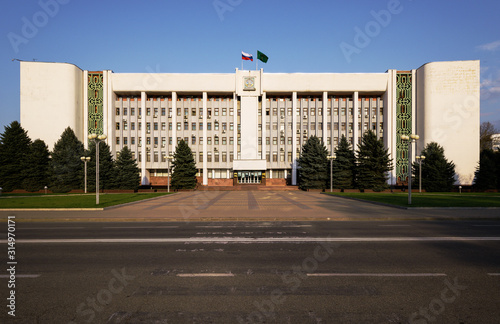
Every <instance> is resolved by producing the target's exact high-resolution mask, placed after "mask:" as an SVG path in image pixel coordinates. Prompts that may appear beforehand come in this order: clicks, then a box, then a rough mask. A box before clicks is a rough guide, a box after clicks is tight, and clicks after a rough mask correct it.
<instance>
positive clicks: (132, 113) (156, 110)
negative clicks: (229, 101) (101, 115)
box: [115, 107, 234, 117]
mask: <svg viewBox="0 0 500 324" xmlns="http://www.w3.org/2000/svg"><path fill="white" fill-rule="evenodd" d="M129 110H130V116H135V112H136V108H135V107H131V108H127V107H123V108H120V107H116V112H115V114H116V116H120V115H123V116H128V114H129ZM228 110H229V116H233V115H234V108H229V109H227V108H220V109H219V108H214V109H213V115H214V116H219V111H220V116H227V114H228ZM190 111H191V116H198V115H197V114H196V108H184V116H189V115H190ZM137 112H138V115H139V116H142V108H137ZM151 112H153V116H154V117H158V116H159V112H161V116H165V115H166V112H167V109H166V108H161V110H160V108H146V116H151ZM168 116H169V117H170V116H172V108H168ZM177 116H182V108H177ZM199 116H203V108H199ZM207 116H212V108H207Z"/></svg>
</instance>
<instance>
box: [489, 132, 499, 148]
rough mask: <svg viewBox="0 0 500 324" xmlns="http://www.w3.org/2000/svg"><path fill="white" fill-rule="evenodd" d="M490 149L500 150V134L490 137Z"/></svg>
mask: <svg viewBox="0 0 500 324" xmlns="http://www.w3.org/2000/svg"><path fill="white" fill-rule="evenodd" d="M491 148H492V149H493V150H494V151H498V150H500V134H494V135H491Z"/></svg>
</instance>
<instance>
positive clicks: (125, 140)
mask: <svg viewBox="0 0 500 324" xmlns="http://www.w3.org/2000/svg"><path fill="white" fill-rule="evenodd" d="M123 145H128V137H124V138H123Z"/></svg>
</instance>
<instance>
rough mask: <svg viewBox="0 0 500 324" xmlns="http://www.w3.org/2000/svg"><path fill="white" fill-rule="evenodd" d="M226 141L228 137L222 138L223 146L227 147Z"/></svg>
mask: <svg viewBox="0 0 500 324" xmlns="http://www.w3.org/2000/svg"><path fill="white" fill-rule="evenodd" d="M226 139H227V138H226V137H223V138H222V145H226V144H227V140H226Z"/></svg>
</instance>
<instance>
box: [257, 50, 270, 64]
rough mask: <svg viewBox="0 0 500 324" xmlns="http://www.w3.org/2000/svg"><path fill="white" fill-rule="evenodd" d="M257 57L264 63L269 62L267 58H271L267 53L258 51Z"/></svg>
mask: <svg viewBox="0 0 500 324" xmlns="http://www.w3.org/2000/svg"><path fill="white" fill-rule="evenodd" d="M257 59H259V60H261V61H262V62H264V63H267V60H268V59H269V58H268V57H267V55H266V54H264V53H262V52H260V51H257Z"/></svg>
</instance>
